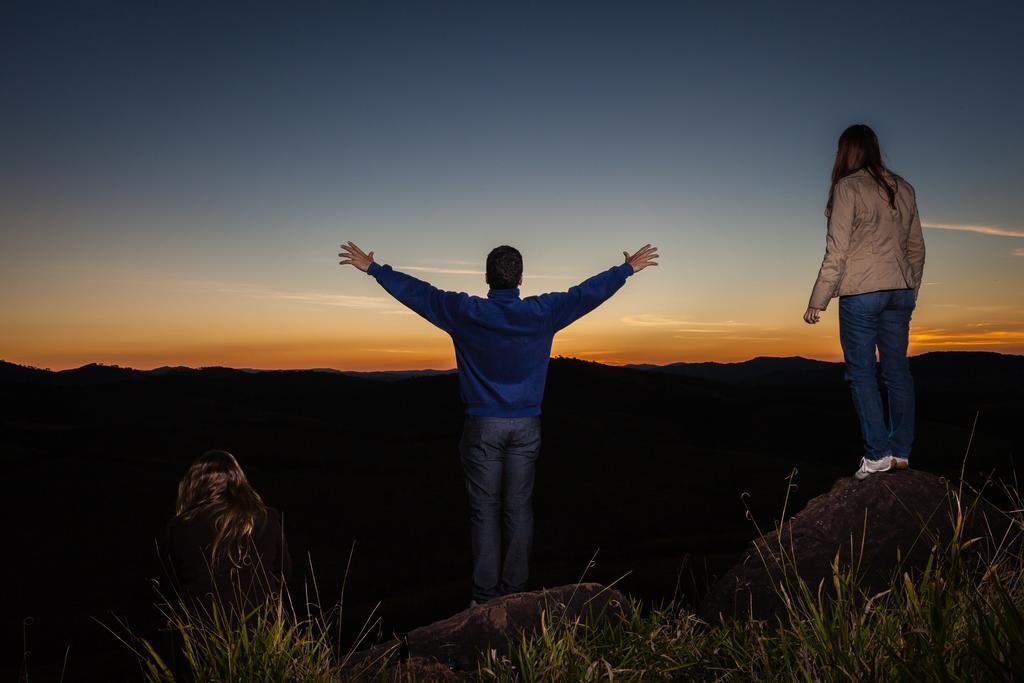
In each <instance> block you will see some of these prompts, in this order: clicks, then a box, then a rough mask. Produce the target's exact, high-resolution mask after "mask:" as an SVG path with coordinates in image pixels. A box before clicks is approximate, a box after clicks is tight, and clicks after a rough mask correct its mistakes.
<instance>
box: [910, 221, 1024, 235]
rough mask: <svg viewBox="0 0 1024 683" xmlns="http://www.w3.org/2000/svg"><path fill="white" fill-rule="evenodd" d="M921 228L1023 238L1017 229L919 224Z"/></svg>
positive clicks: (949, 224) (954, 224) (1021, 232)
mask: <svg viewBox="0 0 1024 683" xmlns="http://www.w3.org/2000/svg"><path fill="white" fill-rule="evenodd" d="M921 225H922V227H925V228H931V229H933V230H957V231H959V232H974V233H977V234H979V235H995V236H996V237H1024V230H1021V229H1019V228H1002V227H999V226H998V225H968V224H964V223H931V222H924V223H921Z"/></svg>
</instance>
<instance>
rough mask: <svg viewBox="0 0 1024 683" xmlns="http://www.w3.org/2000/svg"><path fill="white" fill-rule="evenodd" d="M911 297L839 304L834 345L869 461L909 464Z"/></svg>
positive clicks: (869, 297)
mask: <svg viewBox="0 0 1024 683" xmlns="http://www.w3.org/2000/svg"><path fill="white" fill-rule="evenodd" d="M916 302H917V296H916V295H915V293H914V290H912V289H893V290H886V291H882V292H869V293H868V294H857V295H855V296H844V297H840V298H839V341H840V342H841V343H842V345H843V356H844V358H845V360H846V381H847V382H849V383H850V392H851V393H852V394H853V404H854V406H855V407H856V408H857V417H858V418H860V431H861V435H862V436H863V437H864V457H865V458H867V459H869V460H878V459H880V458H884V457H888V456H890V455H895V456H897V457H900V458H909V457H910V449H911V447H912V446H913V443H914V380H913V378H912V377H911V376H910V363H909V361H908V360H907V344H908V342H909V337H910V316H911V315H912V314H913V312H914V306H915V305H916ZM876 348H877V349H878V361H880V363H881V366H882V381H883V382H885V388H886V390H887V392H888V395H889V426H888V428H886V426H885V417H884V415H883V412H882V394H881V391H880V390H879V386H878V365H877V363H876V360H875V349H876Z"/></svg>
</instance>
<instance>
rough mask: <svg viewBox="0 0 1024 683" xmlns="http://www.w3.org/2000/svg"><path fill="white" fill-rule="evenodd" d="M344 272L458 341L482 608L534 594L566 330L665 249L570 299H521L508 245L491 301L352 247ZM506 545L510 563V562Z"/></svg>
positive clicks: (495, 257) (476, 597) (516, 263)
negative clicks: (533, 568)
mask: <svg viewBox="0 0 1024 683" xmlns="http://www.w3.org/2000/svg"><path fill="white" fill-rule="evenodd" d="M341 249H342V252H341V253H340V254H338V256H341V257H342V260H341V261H340V262H339V263H340V264H341V265H346V264H350V265H353V266H355V267H356V268H358V269H359V270H362V271H364V272H366V273H368V274H369V275H372V276H373V277H374V278H375V279H376V280H377V282H379V283H380V285H381V286H382V287H383V288H384V289H385V290H387V292H388V293H389V294H391V296H393V297H395V298H396V299H398V300H399V301H400V302H402V303H403V304H405V305H406V306H408V307H409V308H411V309H412V310H413V311H415V312H416V313H418V314H419V315H421V316H423V317H424V318H426V319H427V320H428V321H430V322H432V323H433V324H434V325H437V326H438V327H440V328H441V329H442V330H444V331H445V332H447V333H448V334H450V335H451V337H452V341H453V342H454V343H455V360H456V363H457V365H458V373H459V389H460V391H461V393H462V401H463V403H464V404H465V406H466V421H465V425H464V427H463V431H462V438H461V440H460V441H459V452H460V453H461V455H462V467H463V471H464V472H465V477H466V491H467V492H468V493H469V508H470V526H471V530H472V543H473V602H475V603H483V602H487V601H488V600H491V599H493V598H496V597H498V596H500V595H508V594H509V593H518V592H520V591H523V590H524V589H525V588H526V579H527V576H528V563H529V558H530V546H531V545H532V542H533V504H532V496H533V473H534V463H535V462H536V460H537V455H538V454H539V453H540V403H541V399H542V398H543V397H544V382H545V380H546V379H547V371H548V361H549V360H550V357H551V341H552V339H553V338H554V336H555V333H556V332H558V331H559V330H560V329H562V328H563V327H566V326H567V325H569V324H570V323H572V322H573V321H575V320H577V319H578V318H580V317H582V316H584V315H586V314H587V313H589V312H590V311H592V310H594V309H595V308H597V307H598V306H599V305H601V304H602V303H603V302H604V301H605V300H607V299H608V298H610V297H611V295H612V294H614V293H615V292H617V291H618V289H619V288H620V287H622V285H623V284H625V282H626V278H627V277H629V276H630V275H633V274H634V273H638V272H640V271H641V270H643V269H644V268H646V267H647V266H656V265H658V262H657V261H656V259H657V258H658V250H657V248H656V247H652V246H651V245H649V244H648V245H646V246H644V247H643V248H642V249H640V250H639V251H637V252H636V253H635V254H633V255H632V256H630V255H629V253H628V252H622V254H623V256H625V257H626V260H625V263H622V264H620V265H618V266H615V267H614V268H611V269H609V270H606V271H605V272H603V273H599V274H597V275H595V276H594V277H592V278H589V279H588V280H584V281H583V282H582V283H580V284H579V285H577V286H575V287H572V288H570V289H569V291H567V292H555V293H551V294H541V295H540V296H530V297H527V298H525V299H521V298H519V285H521V284H522V282H523V257H522V255H520V253H519V251H518V250H516V249H514V248H512V247H508V246H501V247H498V248H496V249H494V250H493V251H491V253H490V254H488V255H487V284H488V285H489V286H490V291H489V292H488V293H487V298H486V299H484V298H481V297H476V296H470V295H468V294H464V293H461V292H446V291H442V290H440V289H437V288H436V287H433V286H432V285H430V284H429V283H427V282H423V281H422V280H418V279H416V278H414V277H412V276H409V275H406V274H405V273H400V272H398V271H397V270H393V269H392V268H391V266H382V265H380V264H379V263H377V262H375V261H374V260H373V252H372V251H371V252H370V253H368V254H367V253H365V252H363V250H362V249H360V248H359V247H357V246H356V245H355V244H353V243H352V242H349V243H348V244H343V245H341ZM502 536H504V541H505V544H504V549H505V552H504V561H503V560H502V552H501V550H502V543H501V541H502Z"/></svg>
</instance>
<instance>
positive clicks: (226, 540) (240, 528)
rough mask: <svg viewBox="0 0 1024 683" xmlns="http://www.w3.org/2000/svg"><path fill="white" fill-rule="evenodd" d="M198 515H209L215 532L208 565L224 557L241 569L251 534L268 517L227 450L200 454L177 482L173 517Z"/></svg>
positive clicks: (190, 517) (265, 507) (259, 499)
mask: <svg viewBox="0 0 1024 683" xmlns="http://www.w3.org/2000/svg"><path fill="white" fill-rule="evenodd" d="M200 512H208V513H211V514H212V516H213V517H214V525H215V527H216V529H217V535H216V536H215V537H214V540H213V545H212V546H211V548H210V565H211V566H213V565H215V564H217V562H218V561H219V560H221V559H224V558H227V560H228V561H229V562H231V564H232V565H234V566H236V567H240V566H241V565H242V563H243V562H244V561H245V560H246V558H247V556H248V553H249V548H250V546H251V543H250V541H251V539H252V533H253V531H254V530H255V529H256V528H257V527H258V526H260V525H262V524H263V522H264V520H265V519H266V517H267V506H266V505H264V504H263V499H262V498H260V494H258V493H256V489H254V488H253V487H252V485H251V484H250V483H249V480H248V479H247V478H246V476H245V472H243V471H242V468H241V467H240V466H239V464H238V461H237V460H235V456H233V455H231V454H230V453H228V452H227V451H218V450H213V451H207V452H205V453H203V454H202V455H200V456H199V457H198V458H196V460H195V462H193V463H192V466H191V467H189V468H188V472H186V473H185V476H184V477H182V478H181V481H180V482H179V483H178V500H177V503H176V505H175V513H176V516H177V517H178V518H180V519H183V520H190V519H192V518H194V517H195V516H196V515H197V514H199V513H200Z"/></svg>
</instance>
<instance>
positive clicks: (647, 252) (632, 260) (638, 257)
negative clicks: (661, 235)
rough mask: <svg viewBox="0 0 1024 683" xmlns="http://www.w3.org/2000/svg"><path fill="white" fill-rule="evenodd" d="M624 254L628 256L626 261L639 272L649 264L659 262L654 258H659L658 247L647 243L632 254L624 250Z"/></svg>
mask: <svg viewBox="0 0 1024 683" xmlns="http://www.w3.org/2000/svg"><path fill="white" fill-rule="evenodd" d="M622 255H623V256H625V257H626V263H628V264H629V265H630V266H631V267H632V268H633V272H634V273H639V272H640V271H641V270H643V269H644V268H646V267H647V266H656V265H658V262H657V261H655V260H654V259H656V258H658V248H657V247H652V246H651V245H649V244H646V245H644V246H643V248H641V249H640V250H639V251H637V252H636V253H635V254H633V255H632V256H630V255H629V252H628V251H624V252H622Z"/></svg>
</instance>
